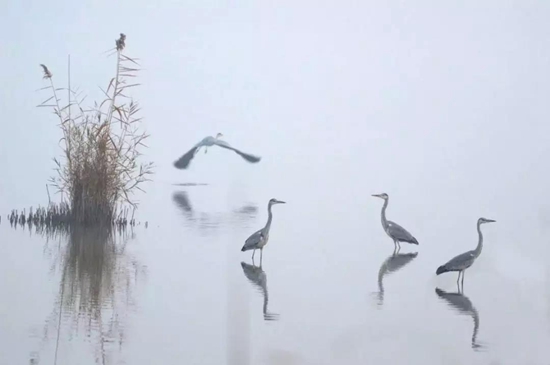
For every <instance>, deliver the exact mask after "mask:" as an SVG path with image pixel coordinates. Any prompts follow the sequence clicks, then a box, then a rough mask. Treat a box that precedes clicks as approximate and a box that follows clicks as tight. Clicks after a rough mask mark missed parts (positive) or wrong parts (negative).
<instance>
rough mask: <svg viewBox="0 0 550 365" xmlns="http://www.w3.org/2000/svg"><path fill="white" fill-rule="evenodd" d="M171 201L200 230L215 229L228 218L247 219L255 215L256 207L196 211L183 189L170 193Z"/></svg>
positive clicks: (246, 206)
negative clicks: (219, 211) (225, 211)
mask: <svg viewBox="0 0 550 365" xmlns="http://www.w3.org/2000/svg"><path fill="white" fill-rule="evenodd" d="M172 201H173V202H174V204H175V205H176V207H177V208H178V209H179V210H180V211H181V213H182V216H183V217H184V218H185V220H186V221H187V222H188V224H189V225H190V226H196V227H198V228H199V229H200V230H203V231H208V230H217V229H218V227H220V226H221V225H222V224H223V223H224V222H227V221H228V220H229V221H230V220H232V219H237V220H243V219H244V220H248V219H253V218H255V217H256V215H257V212H258V207H256V206H255V205H252V204H248V205H244V206H242V207H240V208H238V209H233V210H232V211H231V213H229V214H228V213H214V214H212V213H208V212H203V211H198V210H196V209H194V208H193V205H192V204H191V200H190V199H189V193H188V192H187V191H184V190H180V191H176V192H174V193H173V194H172Z"/></svg>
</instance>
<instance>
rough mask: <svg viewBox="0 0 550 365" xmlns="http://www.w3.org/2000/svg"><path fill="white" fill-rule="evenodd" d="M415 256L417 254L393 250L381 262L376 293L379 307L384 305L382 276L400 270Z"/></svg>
mask: <svg viewBox="0 0 550 365" xmlns="http://www.w3.org/2000/svg"><path fill="white" fill-rule="evenodd" d="M417 255H418V252H414V253H399V250H394V251H393V254H392V255H390V256H389V257H388V258H387V259H386V260H384V262H382V265H380V270H378V293H376V294H377V297H378V305H379V306H382V305H383V304H384V283H383V281H384V276H386V275H388V274H391V273H393V272H396V271H399V270H401V269H402V268H403V267H405V266H406V265H407V264H408V263H410V262H411V261H412V260H414V258H415V257H416V256H417Z"/></svg>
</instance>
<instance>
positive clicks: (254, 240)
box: [241, 198, 286, 262]
mask: <svg viewBox="0 0 550 365" xmlns="http://www.w3.org/2000/svg"><path fill="white" fill-rule="evenodd" d="M275 204H286V202H284V201H281V200H277V199H275V198H272V199H269V203H268V204H267V212H268V218H267V223H266V224H265V227H264V228H262V229H260V230H257V231H256V232H254V233H253V234H252V235H251V236H250V237H248V238H247V239H246V241H245V242H244V246H243V248H241V251H242V252H244V251H248V250H254V251H253V252H252V260H254V254H255V253H256V249H260V262H262V255H263V252H264V251H263V250H264V246H265V245H267V241H268V240H269V229H270V228H271V220H272V219H273V213H271V207H272V206H273V205H275Z"/></svg>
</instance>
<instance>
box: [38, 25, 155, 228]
mask: <svg viewBox="0 0 550 365" xmlns="http://www.w3.org/2000/svg"><path fill="white" fill-rule="evenodd" d="M125 47H126V35H124V34H122V33H121V34H120V38H119V39H117V40H116V48H115V49H116V72H115V76H114V77H113V78H112V79H111V81H110V82H109V84H108V87H107V89H106V90H103V89H102V91H103V93H104V95H105V99H104V100H102V102H101V103H99V104H98V103H95V104H94V107H93V108H91V109H84V108H83V106H82V103H83V101H84V99H85V98H82V97H81V95H80V93H78V92H76V91H73V90H71V89H70V86H69V87H67V88H66V89H65V90H67V91H68V95H69V96H68V101H67V103H66V104H65V105H61V100H60V99H59V97H58V95H57V91H59V90H63V89H56V88H55V85H54V81H53V75H52V73H51V72H50V70H49V69H48V68H47V67H46V66H45V65H42V64H41V67H42V69H43V72H44V79H47V80H48V81H49V85H48V86H47V87H45V88H44V89H49V90H51V92H52V96H51V97H50V98H48V99H47V100H45V101H44V102H43V103H42V104H40V105H39V107H51V108H53V110H54V114H55V115H57V117H58V118H59V120H60V124H59V127H60V129H61V131H62V134H63V136H62V138H61V139H60V144H61V146H62V149H63V155H62V158H61V159H57V158H54V162H55V164H56V168H55V170H56V176H55V177H53V178H52V179H51V180H50V182H51V184H52V185H53V186H55V187H56V188H57V189H58V192H61V193H62V194H63V193H65V194H66V196H68V201H69V207H70V220H71V221H72V222H78V223H85V224H97V223H105V222H112V221H113V220H114V219H115V217H116V215H117V211H118V210H120V209H122V208H124V207H125V206H128V205H129V206H132V207H133V208H134V209H135V208H136V207H137V202H135V201H134V200H133V199H132V194H133V193H135V191H136V190H140V191H143V190H142V188H141V186H142V184H143V183H144V182H146V181H149V180H150V179H149V176H150V175H151V174H152V173H153V164H152V163H142V162H140V161H139V160H140V156H141V149H142V148H143V147H147V146H146V145H145V143H144V142H145V140H146V139H147V138H148V137H149V135H148V134H146V133H145V132H141V130H140V129H141V128H140V125H141V118H140V117H138V114H139V111H140V107H139V104H138V103H137V102H136V101H134V100H133V99H132V98H131V97H129V96H128V95H127V94H128V91H129V89H130V88H132V87H135V86H139V84H138V83H133V82H129V80H132V79H133V78H135V77H136V76H137V73H138V71H139V68H138V67H139V64H138V63H137V59H134V58H131V57H128V56H126V55H125V54H123V53H122V51H123V50H124V49H125ZM69 67H70V66H69ZM68 84H69V85H70V77H69V81H68ZM71 95H72V97H73V98H72V100H73V101H71ZM52 99H53V101H52ZM71 109H76V113H74V112H73V113H71Z"/></svg>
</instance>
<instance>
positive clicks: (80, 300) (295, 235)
mask: <svg viewBox="0 0 550 365" xmlns="http://www.w3.org/2000/svg"><path fill="white" fill-rule="evenodd" d="M221 185H222V184H220V183H217V184H214V185H209V186H191V187H190V186H183V187H182V186H172V185H169V184H164V185H163V184H160V183H158V184H155V185H154V186H155V187H156V186H159V187H160V188H158V189H157V188H153V189H152V192H151V194H150V200H149V202H154V204H146V205H147V206H146V207H144V208H143V209H144V210H146V211H147V210H148V211H149V212H150V213H149V215H148V216H149V225H148V228H145V227H144V222H142V223H141V225H138V226H136V227H134V228H133V229H129V230H127V231H126V232H125V233H124V234H119V233H117V234H115V235H114V237H106V236H105V234H103V233H101V232H96V231H85V232H82V231H78V232H73V233H72V234H71V235H69V236H67V235H58V236H53V237H45V236H44V235H43V234H40V233H38V232H35V230H34V229H31V230H30V231H29V229H28V228H27V227H25V228H21V227H18V228H17V229H13V228H11V227H10V226H9V224H7V222H6V221H5V219H4V220H3V222H2V224H1V225H0V232H1V236H2V238H3V239H2V243H1V245H0V266H1V267H2V268H3V272H4V273H6V274H5V275H3V276H2V278H0V290H1V292H2V293H3V298H4V300H2V302H1V304H0V308H1V310H0V316H1V321H2V323H3V326H2V328H1V329H0V341H1V343H2V351H1V352H0V363H26V362H28V363H33V364H36V363H43V364H44V363H45V364H49V363H53V364H55V363H57V364H70V363H79V364H94V363H101V364H124V363H126V364H149V363H168V364H169V363H180V362H181V361H185V362H188V363H194V364H222V363H226V364H341V363H346V364H360V363H365V362H374V363H399V364H440V363H449V364H453V363H456V364H461V363H471V364H517V363H526V364H527V363H531V364H539V363H544V361H546V360H545V359H546V358H547V356H548V355H549V353H550V350H547V346H546V343H547V341H548V340H549V339H550V308H549V306H548V303H549V295H548V294H549V292H548V289H547V287H548V282H547V272H546V267H545V265H544V261H543V260H542V257H543V256H538V255H536V254H535V253H533V252H532V253H531V254H526V253H524V252H522V251H521V250H520V246H521V243H519V242H515V241H514V240H512V239H508V238H507V233H506V232H507V231H509V230H511V229H513V228H511V227H509V226H508V227H507V226H506V223H502V222H501V221H499V219H498V218H499V217H493V216H491V217H493V218H496V219H497V223H494V224H490V225H489V224H488V225H485V226H483V231H484V234H485V248H484V251H483V253H482V255H481V257H480V258H479V260H478V261H477V262H476V263H475V264H474V266H473V267H472V268H471V269H470V270H469V271H468V272H467V273H466V279H465V285H464V295H459V294H454V293H455V292H456V291H457V288H456V283H455V281H456V274H445V275H443V276H439V277H436V276H435V274H434V272H435V269H436V268H437V266H438V265H439V264H441V263H443V262H444V261H446V260H447V259H448V258H450V257H452V256H453V255H454V254H457V253H460V252H462V251H465V250H467V249H471V248H473V247H474V246H475V244H476V242H477V233H476V231H475V223H476V217H475V216H474V215H473V214H472V215H471V217H470V219H464V220H463V221H461V222H460V223H456V224H454V225H453V226H454V228H455V230H457V232H458V235H460V236H461V237H463V238H464V240H463V242H461V241H460V240H459V239H450V240H447V241H441V240H439V241H438V240H435V239H434V238H433V237H437V236H444V233H445V229H444V227H445V224H444V222H441V223H440V224H439V225H437V224H435V225H432V224H427V223H424V224H422V223H419V221H420V218H419V214H416V213H415V211H416V210H417V209H419V208H417V207H414V205H413V204H412V203H411V202H410V201H409V205H408V206H407V204H404V202H403V200H404V197H403V196H401V197H399V196H392V195H391V194H390V204H389V208H388V216H389V217H390V218H391V219H394V220H395V221H398V222H400V223H401V224H402V225H404V226H405V227H407V228H409V230H410V231H411V232H413V234H415V235H416V237H417V238H418V239H419V241H420V245H419V246H413V245H407V244H403V245H402V246H403V247H402V249H401V251H400V252H399V253H396V254H393V251H394V250H393V243H392V242H391V240H390V239H389V238H387V237H386V236H385V234H384V232H383V230H382V227H381V225H380V220H379V214H380V208H381V206H382V201H381V200H378V199H375V198H371V199H368V198H365V199H360V200H359V201H355V202H354V201H352V200H351V199H348V198H346V195H337V193H330V190H327V191H328V192H329V193H327V194H325V195H324V196H323V199H319V197H318V196H317V195H316V192H315V191H316V189H310V190H308V189H305V190H301V191H300V192H299V193H294V194H290V192H289V193H288V194H285V195H286V196H284V195H283V194H280V195H279V194H277V195H276V196H275V197H277V198H279V199H285V200H287V204H286V205H277V206H275V207H274V208H273V211H274V221H273V226H272V232H271V237H270V242H269V244H268V246H267V247H266V249H265V250H264V251H265V252H264V255H263V260H262V267H261V268H259V267H258V266H259V260H258V259H259V255H256V257H255V260H254V264H255V265H254V264H253V262H252V260H251V253H250V252H246V253H242V252H240V247H241V246H242V243H243V241H244V239H246V237H248V235H249V234H250V233H252V232H253V231H254V230H256V229H258V228H260V227H261V226H262V225H263V224H264V221H265V219H266V217H267V211H266V204H267V199H264V200H259V199H257V198H256V197H255V196H256V195H261V194H259V193H258V194H257V192H256V191H255V190H254V189H251V190H250V191H251V192H248V191H246V190H242V189H240V188H226V187H224V186H221ZM237 185H238V184H237ZM320 185H321V187H322V186H323V183H322V182H321V183H320ZM327 188H328V187H327ZM263 195H264V196H265V197H271V196H270V195H267V194H266V193H265V192H264V194H263ZM212 197H217V198H219V199H214V198H212ZM222 197H223V198H222ZM343 201H344V202H343ZM327 207H332V211H331V212H329V211H328V210H326V209H325V208H327ZM501 215H504V214H501ZM504 216H505V215H504ZM160 217H162V219H160ZM434 220H435V221H437V219H434ZM504 222H506V218H504ZM428 223H429V222H428ZM533 237H534V239H533V242H536V234H535V235H534V236H533ZM524 243H525V242H524ZM540 252H542V251H540Z"/></svg>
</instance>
